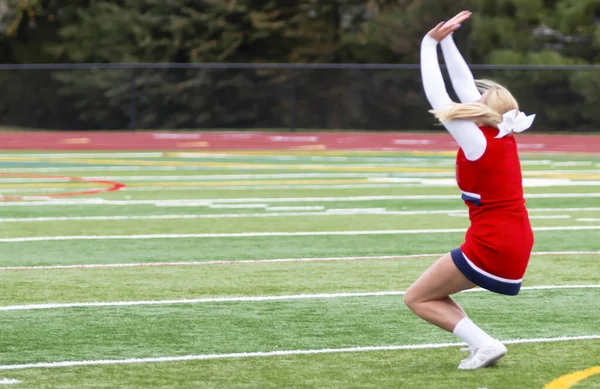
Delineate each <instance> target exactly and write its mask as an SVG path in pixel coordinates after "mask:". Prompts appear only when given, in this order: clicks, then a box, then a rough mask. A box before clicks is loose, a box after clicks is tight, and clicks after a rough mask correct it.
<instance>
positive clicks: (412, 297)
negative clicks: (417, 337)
mask: <svg viewBox="0 0 600 389" xmlns="http://www.w3.org/2000/svg"><path fill="white" fill-rule="evenodd" d="M420 302H421V299H420V298H419V296H418V295H417V294H416V293H415V292H413V291H412V290H411V289H410V288H409V289H408V290H407V291H406V293H404V304H405V305H406V306H407V307H408V308H409V309H410V310H411V311H413V312H415V313H417V310H418V307H419V303H420Z"/></svg>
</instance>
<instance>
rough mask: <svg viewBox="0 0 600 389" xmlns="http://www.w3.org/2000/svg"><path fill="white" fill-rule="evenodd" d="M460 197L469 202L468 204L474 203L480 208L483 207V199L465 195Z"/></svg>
mask: <svg viewBox="0 0 600 389" xmlns="http://www.w3.org/2000/svg"><path fill="white" fill-rule="evenodd" d="M460 197H461V198H462V199H463V200H464V201H468V202H470V203H473V204H475V205H478V206H479V205H481V199H480V198H477V197H472V196H469V195H467V194H464V193H463V194H462V195H461V196H460Z"/></svg>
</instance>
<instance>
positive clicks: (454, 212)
mask: <svg viewBox="0 0 600 389" xmlns="http://www.w3.org/2000/svg"><path fill="white" fill-rule="evenodd" d="M208 206H210V205H208ZM213 207H214V206H213ZM317 208H321V209H323V208H324V207H322V206H319V207H316V206H312V207H267V210H273V211H283V210H286V209H289V210H301V209H305V210H307V211H311V210H314V209H317ZM596 211H600V208H593V207H592V208H529V213H530V214H531V213H534V212H596ZM359 214H360V215H405V216H415V215H445V214H450V215H451V216H468V213H467V210H465V209H464V208H463V209H441V210H431V211H388V210H385V209H384V208H348V209H345V208H339V209H335V210H333V209H328V210H325V211H322V212H276V213H220V214H200V215H199V214H185V215H115V216H50V217H23V218H0V223H24V222H57V221H121V220H177V219H221V218H244V217H248V218H250V217H265V218H267V217H288V216H345V215H359ZM558 216H560V217H561V218H566V217H565V216H566V215H552V216H551V217H545V216H530V218H538V219H541V218H558ZM577 221H600V219H581V220H580V219H577Z"/></svg>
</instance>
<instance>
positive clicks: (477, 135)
mask: <svg viewBox="0 0 600 389" xmlns="http://www.w3.org/2000/svg"><path fill="white" fill-rule="evenodd" d="M437 44H438V42H437V41H436V40H435V39H433V38H431V37H430V36H425V38H423V41H422V43H421V78H422V80H423V88H424V89H425V96H427V100H428V101H429V104H430V105H431V107H432V108H433V109H435V110H439V109H444V108H448V107H450V106H451V105H452V99H451V98H450V96H448V91H447V90H446V85H445V84H444V77H443V76H442V71H441V70H440V64H439V62H438V54H437ZM442 124H443V125H444V127H446V129H447V130H448V132H449V133H450V135H452V137H453V138H454V140H456V143H458V145H459V146H460V148H461V149H462V150H463V152H464V153H465V156H466V157H467V159H468V160H470V161H475V160H477V159H479V158H481V156H482V155H483V153H484V152H485V149H486V147H487V141H486V139H485V135H483V132H482V131H481V130H480V129H479V127H477V126H476V125H475V123H473V122H471V121H468V120H451V121H444V122H442Z"/></svg>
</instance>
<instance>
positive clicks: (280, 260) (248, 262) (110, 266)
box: [0, 251, 600, 271]
mask: <svg viewBox="0 0 600 389" xmlns="http://www.w3.org/2000/svg"><path fill="white" fill-rule="evenodd" d="M442 255H443V253H438V254H409V255H376V256H363V257H325V258H278V259H247V260H244V259H242V260H224V261H189V262H138V263H108V264H101V263H98V264H80V265H49V266H5V267H0V271H11V270H70V269H113V268H116V269H119V268H130V267H164V266H206V265H209V266H210V265H213V266H214V265H258V264H269V263H294V262H341V261H344V262H345V261H370V260H391V259H413V258H432V257H434V258H437V257H441V256H442ZM531 255H532V256H548V255H556V256H567V255H569V256H570V255H600V251H538V252H533V253H531Z"/></svg>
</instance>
